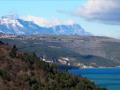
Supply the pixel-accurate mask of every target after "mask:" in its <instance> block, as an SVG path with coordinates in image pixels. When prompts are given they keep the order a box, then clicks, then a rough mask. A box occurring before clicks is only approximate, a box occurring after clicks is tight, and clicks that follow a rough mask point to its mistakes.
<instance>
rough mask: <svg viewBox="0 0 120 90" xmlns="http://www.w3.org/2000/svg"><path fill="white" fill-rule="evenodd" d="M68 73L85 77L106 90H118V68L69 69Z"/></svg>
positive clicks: (119, 69)
mask: <svg viewBox="0 0 120 90" xmlns="http://www.w3.org/2000/svg"><path fill="white" fill-rule="evenodd" d="M69 72H70V73H72V74H75V75H79V76H83V77H87V78H88V79H90V80H92V81H94V82H95V83H96V84H97V85H98V86H100V87H105V88H107V89H108V90H120V67H114V68H86V69H70V70H69Z"/></svg>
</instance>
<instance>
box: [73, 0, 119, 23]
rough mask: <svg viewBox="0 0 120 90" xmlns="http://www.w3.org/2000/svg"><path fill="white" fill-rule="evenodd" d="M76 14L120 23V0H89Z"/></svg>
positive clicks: (89, 18)
mask: <svg viewBox="0 0 120 90" xmlns="http://www.w3.org/2000/svg"><path fill="white" fill-rule="evenodd" d="M74 14H75V15H77V16H80V17H84V18H85V19H87V20H96V21H101V22H103V23H109V24H120V0H88V1H87V2H86V3H85V4H84V5H83V6H81V7H79V8H77V9H76V10H75V12H74Z"/></svg>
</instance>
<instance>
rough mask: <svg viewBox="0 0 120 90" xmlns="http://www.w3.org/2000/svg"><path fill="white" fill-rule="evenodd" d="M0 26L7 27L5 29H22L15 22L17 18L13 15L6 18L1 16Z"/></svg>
mask: <svg viewBox="0 0 120 90" xmlns="http://www.w3.org/2000/svg"><path fill="white" fill-rule="evenodd" d="M0 24H1V25H7V27H8V26H9V25H10V26H13V27H17V26H19V27H23V26H22V25H21V24H20V23H19V22H18V20H17V17H16V16H15V15H8V16H2V17H1V18H0Z"/></svg>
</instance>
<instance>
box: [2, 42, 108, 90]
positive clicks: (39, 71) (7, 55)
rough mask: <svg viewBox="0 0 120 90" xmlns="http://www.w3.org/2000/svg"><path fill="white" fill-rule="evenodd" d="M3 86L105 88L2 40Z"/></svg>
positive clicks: (11, 89)
mask: <svg viewBox="0 0 120 90" xmlns="http://www.w3.org/2000/svg"><path fill="white" fill-rule="evenodd" d="M0 89H1V90H106V89H102V88H99V87H97V86H96V85H95V84H94V83H93V82H90V81H89V80H88V79H86V78H82V77H77V76H73V75H70V74H69V73H67V72H62V71H59V69H58V67H57V66H56V65H54V64H48V63H46V62H43V61H41V60H40V59H39V58H38V57H37V56H36V55H35V54H34V53H33V54H27V53H23V52H18V51H17V48H16V47H15V46H14V47H12V46H8V45H5V44H3V43H2V42H1V43H0Z"/></svg>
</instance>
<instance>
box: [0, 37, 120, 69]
mask: <svg viewBox="0 0 120 90" xmlns="http://www.w3.org/2000/svg"><path fill="white" fill-rule="evenodd" d="M1 41H3V42H6V43H9V44H12V45H14V44H16V45H17V46H18V49H19V50H20V51H24V52H35V53H36V54H37V55H38V56H40V57H41V56H44V58H48V59H49V61H47V62H54V63H61V64H67V65H74V66H78V67H81V68H86V67H114V66H120V55H119V51H120V40H117V39H112V38H107V37H97V36H88V37H83V36H77V35H74V36H72V35H69V36H66V35H65V36H64V35H63V36H62V35H60V36H57V35H55V36H53V35H47V36H46V35H41V36H40V35H32V36H18V37H15V38H14V39H1ZM116 47H117V48H116Z"/></svg>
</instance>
